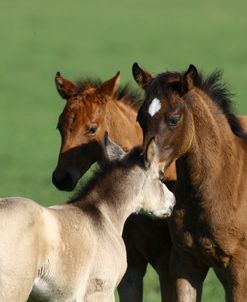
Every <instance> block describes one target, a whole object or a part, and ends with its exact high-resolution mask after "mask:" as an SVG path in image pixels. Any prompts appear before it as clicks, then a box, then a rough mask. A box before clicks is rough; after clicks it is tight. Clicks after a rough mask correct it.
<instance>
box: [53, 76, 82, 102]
mask: <svg viewBox="0 0 247 302" xmlns="http://www.w3.org/2000/svg"><path fill="white" fill-rule="evenodd" d="M55 84H56V87H57V91H58V93H59V94H60V96H61V97H62V98H63V99H68V98H70V97H71V96H72V95H74V94H76V92H77V89H76V86H75V84H73V83H72V82H70V81H69V80H66V79H64V78H63V77H62V76H61V74H60V72H57V74H56V76H55Z"/></svg>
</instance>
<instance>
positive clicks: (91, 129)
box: [87, 125, 98, 135]
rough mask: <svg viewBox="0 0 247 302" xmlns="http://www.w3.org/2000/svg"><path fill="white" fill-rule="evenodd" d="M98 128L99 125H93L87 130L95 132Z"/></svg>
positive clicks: (89, 132)
mask: <svg viewBox="0 0 247 302" xmlns="http://www.w3.org/2000/svg"><path fill="white" fill-rule="evenodd" d="M97 130H98V126H97V125H92V126H91V127H90V128H88V130H87V134H91V135H93V134H95V133H96V132H97Z"/></svg>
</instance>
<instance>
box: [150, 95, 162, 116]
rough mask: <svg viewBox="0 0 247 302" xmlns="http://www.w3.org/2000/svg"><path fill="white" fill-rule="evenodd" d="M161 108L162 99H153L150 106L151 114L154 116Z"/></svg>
mask: <svg viewBox="0 0 247 302" xmlns="http://www.w3.org/2000/svg"><path fill="white" fill-rule="evenodd" d="M160 108H161V103H160V100H159V99H157V98H155V99H153V100H152V102H151V104H150V106H149V108H148V113H149V114H150V115H151V116H154V115H155V114H156V113H157V112H158V111H159V110H160Z"/></svg>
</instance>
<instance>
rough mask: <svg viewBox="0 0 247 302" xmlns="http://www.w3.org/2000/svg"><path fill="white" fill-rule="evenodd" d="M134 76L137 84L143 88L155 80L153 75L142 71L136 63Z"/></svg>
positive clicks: (133, 70) (133, 67) (133, 71)
mask: <svg viewBox="0 0 247 302" xmlns="http://www.w3.org/2000/svg"><path fill="white" fill-rule="evenodd" d="M132 74H133V77H134V79H135V81H136V82H137V84H138V85H139V86H140V87H142V88H144V87H145V86H146V85H147V84H148V83H149V82H150V81H151V80H152V79H153V77H152V76H151V74H150V73H149V72H148V71H145V70H142V69H141V67H140V66H139V65H138V64H137V63H134V64H133V66H132Z"/></svg>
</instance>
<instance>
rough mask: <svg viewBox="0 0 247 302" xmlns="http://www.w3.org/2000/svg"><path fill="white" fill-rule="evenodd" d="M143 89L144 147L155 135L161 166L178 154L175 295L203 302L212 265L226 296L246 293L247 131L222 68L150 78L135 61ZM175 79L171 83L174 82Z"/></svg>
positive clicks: (245, 295) (140, 118)
mask: <svg viewBox="0 0 247 302" xmlns="http://www.w3.org/2000/svg"><path fill="white" fill-rule="evenodd" d="M133 74H134V77H135V79H136V80H137V82H138V83H139V84H140V86H142V87H143V88H144V90H145V101H144V104H143V106H142V107H141V109H140V111H139V113H138V121H139V122H140V124H141V126H142V128H143V130H144V145H147V143H148V141H149V140H150V139H151V138H152V137H155V141H156V143H157V144H158V147H159V150H160V166H161V169H163V168H164V169H166V168H167V167H168V166H169V165H170V163H172V162H173V161H174V160H176V170H177V182H176V186H175V196H176V200H177V203H176V206H175V209H174V214H173V215H172V217H171V219H170V220H169V226H170V232H171V235H172V240H173V246H174V248H173V251H172V258H171V267H172V274H173V277H174V280H175V284H176V298H175V300H176V301H183V302H187V301H188V302H195V301H200V299H201V291H202V286H203V281H204V279H205V277H206V275H207V272H208V269H209V268H210V267H213V268H214V270H215V272H216V274H217V276H218V278H219V280H220V281H221V282H222V284H223V286H224V288H225V295H226V301H231V302H233V301H234V302H237V301H238V302H244V301H246V299H247V219H246V217H247V133H246V132H245V131H244V130H243V128H242V127H241V124H240V122H239V120H238V119H237V117H236V116H235V115H234V113H233V110H232V101H231V95H230V93H229V91H228V89H227V88H226V86H225V85H224V84H222V80H221V74H220V73H219V72H215V73H212V74H211V75H210V76H209V77H207V78H205V79H204V78H203V77H202V76H201V75H200V74H198V72H197V69H196V68H195V67H194V66H193V65H190V67H189V69H188V70H187V71H186V72H183V73H179V72H174V73H169V72H166V73H161V74H159V75H158V76H156V77H154V78H153V77H152V76H151V74H150V73H149V72H147V71H144V70H142V69H141V68H140V67H139V66H138V65H137V64H134V66H133ZM171 78H172V81H171ZM243 124H244V123H243Z"/></svg>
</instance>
